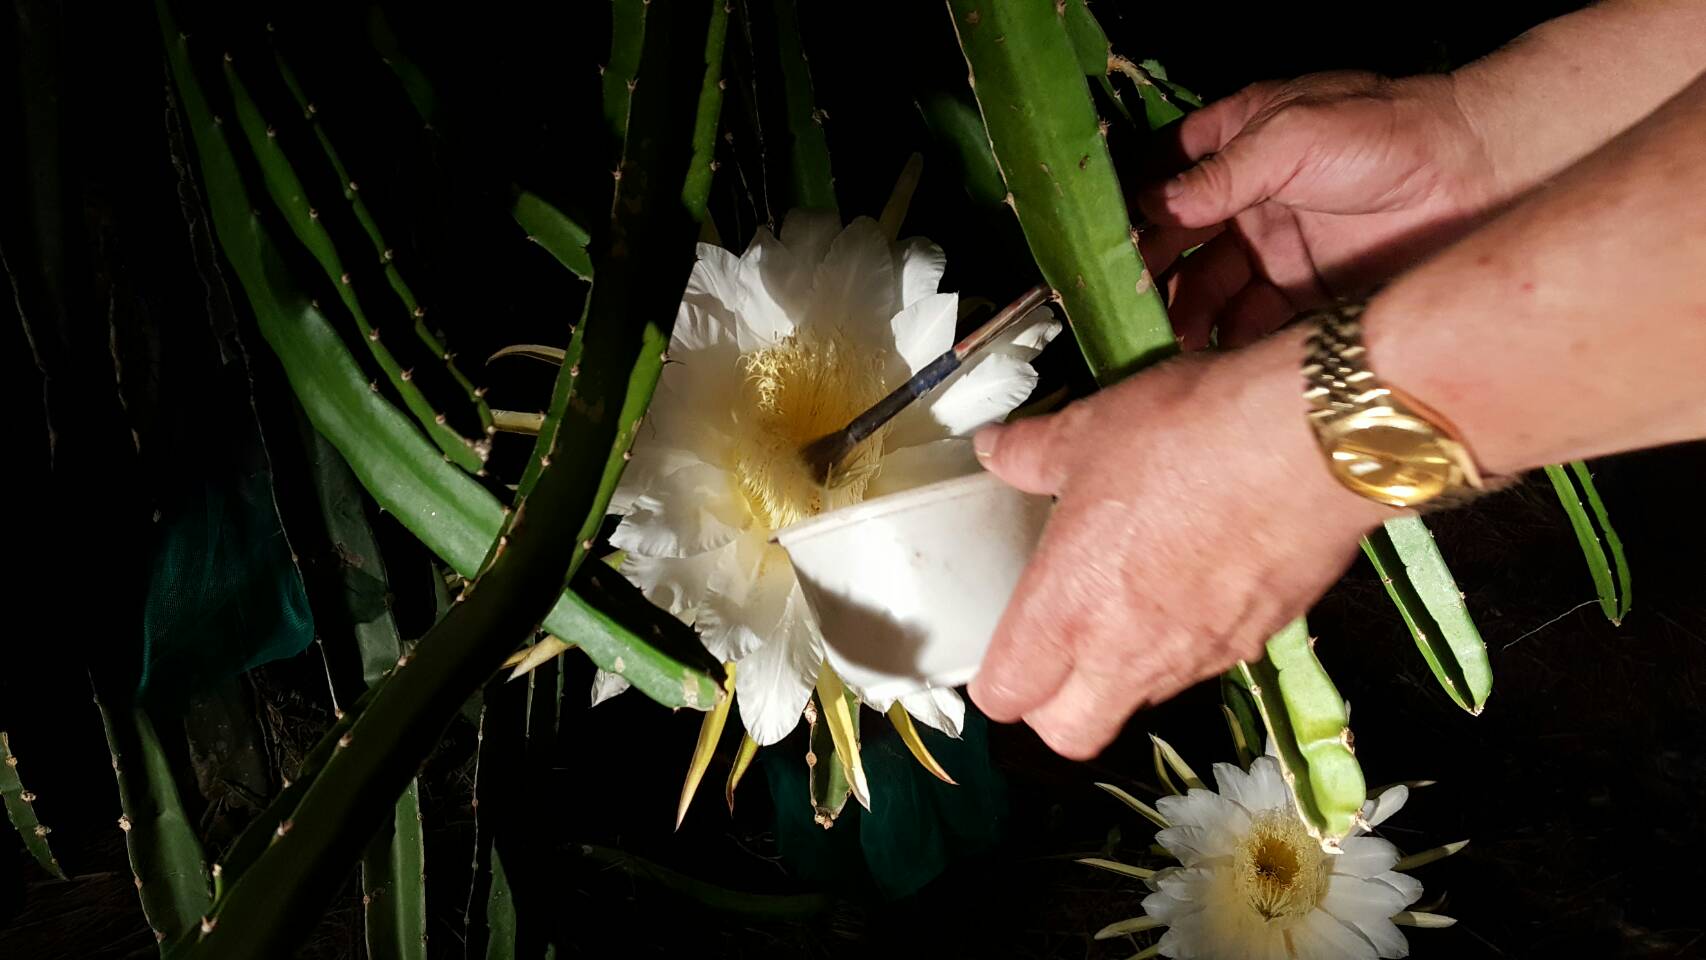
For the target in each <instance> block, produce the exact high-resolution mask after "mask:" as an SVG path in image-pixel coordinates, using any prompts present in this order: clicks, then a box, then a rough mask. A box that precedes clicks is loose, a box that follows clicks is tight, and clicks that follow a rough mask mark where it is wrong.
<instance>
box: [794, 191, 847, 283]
mask: <svg viewBox="0 0 1706 960" xmlns="http://www.w3.org/2000/svg"><path fill="white" fill-rule="evenodd" d="M840 233H841V216H840V215H839V214H837V213H836V212H835V211H833V210H807V209H805V208H803V207H795V208H794V209H792V210H789V211H788V214H787V216H786V217H784V218H783V220H782V242H783V243H785V244H787V245H788V249H789V250H790V251H792V252H793V254H794V260H795V262H796V263H797V264H798V265H799V267H800V269H801V270H808V271H810V270H816V269H817V265H818V264H820V263H822V262H823V258H824V255H825V254H827V253H829V245H830V244H832V243H834V242H835V238H836V236H837V235H839V234H840Z"/></svg>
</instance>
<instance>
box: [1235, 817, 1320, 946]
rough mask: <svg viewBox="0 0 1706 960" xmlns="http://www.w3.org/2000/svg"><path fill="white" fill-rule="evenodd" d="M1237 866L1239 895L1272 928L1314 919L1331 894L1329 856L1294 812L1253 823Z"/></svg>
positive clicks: (1238, 854) (1237, 853)
mask: <svg viewBox="0 0 1706 960" xmlns="http://www.w3.org/2000/svg"><path fill="white" fill-rule="evenodd" d="M1233 860H1234V862H1235V873H1234V878H1235V883H1236V884H1237V887H1238V892H1239V893H1241V894H1243V895H1244V897H1245V899H1247V900H1248V901H1249V903H1250V906H1251V908H1252V909H1254V910H1255V911H1256V912H1257V913H1259V914H1261V915H1262V918H1263V919H1265V920H1268V921H1270V922H1272V921H1275V920H1289V919H1292V918H1295V917H1301V916H1303V915H1305V914H1307V913H1309V912H1310V911H1311V910H1313V909H1315V906H1316V905H1317V904H1318V903H1320V902H1321V898H1322V897H1323V896H1324V895H1326V893H1327V876H1328V874H1329V873H1330V872H1331V871H1330V870H1329V866H1330V865H1329V864H1328V863H1327V855H1326V854H1325V853H1323V852H1322V850H1321V844H1320V843H1319V842H1318V841H1316V840H1315V839H1314V838H1313V837H1311V836H1309V833H1308V831H1306V830H1305V829H1304V828H1303V825H1302V824H1301V823H1299V822H1298V820H1297V818H1296V817H1295V816H1292V815H1291V814H1290V811H1286V810H1268V811H1264V812H1263V813H1260V814H1257V815H1256V816H1255V817H1254V818H1252V820H1251V823H1250V832H1249V833H1248V834H1246V835H1245V837H1244V839H1243V840H1242V841H1241V842H1240V843H1239V844H1238V849H1237V851H1236V852H1235V853H1234V854H1233Z"/></svg>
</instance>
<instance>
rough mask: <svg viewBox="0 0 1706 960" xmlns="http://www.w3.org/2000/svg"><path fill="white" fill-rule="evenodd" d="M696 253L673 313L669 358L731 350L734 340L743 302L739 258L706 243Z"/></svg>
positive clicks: (700, 245)
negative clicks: (722, 348) (693, 352)
mask: <svg viewBox="0 0 1706 960" xmlns="http://www.w3.org/2000/svg"><path fill="white" fill-rule="evenodd" d="M698 249H699V259H698V261H697V262H696V263H694V264H693V272H692V273H691V274H690V275H689V276H688V278H687V290H686V292H685V293H684V294H683V295H682V298H681V307H680V309H679V310H677V311H676V315H675V331H674V332H673V333H672V334H671V335H670V342H669V349H670V353H671V354H676V353H680V352H684V351H690V350H704V349H707V348H711V347H717V346H722V345H729V346H732V345H734V344H735V342H736V340H737V336H736V332H737V331H738V329H739V326H740V321H739V319H738V317H739V314H740V309H741V300H742V299H743V291H742V289H741V284H740V270H741V264H740V258H739V257H737V256H735V255H734V254H733V253H731V252H729V251H727V250H724V249H723V248H722V247H718V246H713V245H712V244H709V243H701V244H699V248H698Z"/></svg>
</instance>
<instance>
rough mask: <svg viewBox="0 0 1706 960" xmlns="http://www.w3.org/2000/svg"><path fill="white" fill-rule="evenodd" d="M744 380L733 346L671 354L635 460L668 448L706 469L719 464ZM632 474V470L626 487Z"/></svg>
mask: <svg viewBox="0 0 1706 960" xmlns="http://www.w3.org/2000/svg"><path fill="white" fill-rule="evenodd" d="M741 380H742V374H741V368H740V354H739V352H738V351H737V350H736V348H735V347H733V346H732V345H725V346H720V347H708V348H706V349H703V350H685V351H682V352H680V353H672V354H670V361H669V363H667V364H665V365H664V368H663V375H662V376H661V377H659V378H658V386H657V391H656V392H655V393H654V394H653V395H652V402H651V404H650V406H648V407H647V408H646V416H645V419H644V420H641V421H640V429H639V431H638V432H637V433H636V435H635V438H634V448H633V449H634V454H635V456H636V457H638V456H640V455H642V454H645V453H647V452H648V451H649V450H650V449H651V448H654V447H669V448H672V449H674V450H677V451H681V452H684V453H688V454H691V455H692V456H693V457H694V458H695V459H697V460H699V461H701V462H703V463H717V462H720V461H721V459H722V457H723V455H724V451H726V450H727V449H728V447H729V435H730V432H731V431H733V430H734V429H735V428H736V423H735V420H734V417H733V412H734V410H735V407H736V405H737V404H738V403H739V400H740V390H741ZM634 469H635V465H634V464H632V463H630V464H628V468H627V469H626V470H624V471H623V481H624V482H628V477H629V475H630V474H631V473H633V471H634Z"/></svg>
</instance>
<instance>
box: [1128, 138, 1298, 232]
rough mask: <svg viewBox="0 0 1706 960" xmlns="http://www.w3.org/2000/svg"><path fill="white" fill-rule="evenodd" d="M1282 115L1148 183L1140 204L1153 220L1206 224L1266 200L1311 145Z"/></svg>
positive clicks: (1294, 171) (1288, 177)
mask: <svg viewBox="0 0 1706 960" xmlns="http://www.w3.org/2000/svg"><path fill="white" fill-rule="evenodd" d="M1284 119H1285V118H1284V115H1281V116H1279V117H1276V118H1275V120H1279V121H1281V122H1278V123H1276V122H1273V121H1269V122H1266V123H1261V124H1258V125H1256V126H1252V127H1250V128H1248V129H1246V130H1245V131H1243V132H1242V133H1240V134H1238V135H1237V136H1235V137H1233V138H1232V140H1231V142H1229V143H1227V144H1226V146H1225V147H1224V148H1223V149H1222V150H1221V151H1220V152H1218V153H1214V154H1211V155H1209V156H1207V157H1204V158H1203V159H1202V160H1201V161H1200V162H1199V163H1197V165H1196V166H1194V167H1191V168H1190V169H1188V170H1186V171H1185V172H1183V173H1181V174H1179V175H1178V176H1176V177H1174V178H1172V179H1171V180H1166V181H1164V182H1162V183H1160V184H1157V185H1155V186H1153V187H1151V188H1149V190H1147V191H1146V192H1145V193H1144V195H1143V196H1141V197H1140V198H1139V201H1138V205H1139V207H1140V208H1141V209H1142V210H1143V212H1144V214H1145V215H1147V216H1148V217H1149V219H1150V221H1151V222H1153V223H1157V224H1166V225H1172V226H1181V227H1207V226H1210V225H1213V224H1217V223H1222V222H1224V221H1227V220H1230V219H1232V218H1233V217H1235V216H1237V215H1238V214H1240V213H1243V212H1244V211H1245V210H1248V209H1250V208H1251V207H1254V206H1255V205H1257V204H1259V203H1262V202H1263V201H1265V200H1268V199H1269V198H1271V197H1272V196H1273V195H1274V194H1276V193H1278V192H1279V191H1280V189H1281V188H1283V187H1284V186H1285V185H1286V183H1287V182H1289V181H1290V180H1291V179H1292V178H1293V177H1294V176H1296V175H1297V171H1298V170H1299V168H1301V167H1302V165H1303V159H1304V157H1305V156H1306V155H1307V152H1308V150H1309V148H1310V145H1309V141H1308V139H1307V138H1306V137H1300V136H1297V135H1296V131H1297V130H1298V127H1297V125H1296V124H1291V123H1286V122H1283V121H1284Z"/></svg>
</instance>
